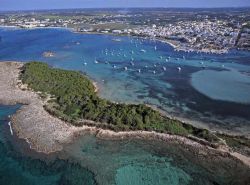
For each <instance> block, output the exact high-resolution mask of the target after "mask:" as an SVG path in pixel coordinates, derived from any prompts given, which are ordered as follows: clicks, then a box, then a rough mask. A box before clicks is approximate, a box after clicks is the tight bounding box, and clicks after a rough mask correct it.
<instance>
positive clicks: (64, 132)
mask: <svg viewBox="0 0 250 185" xmlns="http://www.w3.org/2000/svg"><path fill="white" fill-rule="evenodd" d="M0 78H1V81H0V104H17V103H18V104H23V106H22V107H21V109H20V110H19V111H18V112H17V113H16V114H15V115H13V116H12V118H11V120H12V123H13V129H14V132H15V134H17V136H18V137H19V138H22V139H25V140H26V141H27V142H28V143H29V144H30V147H31V148H33V149H35V150H36V151H38V152H44V153H50V152H56V151H60V150H62V148H63V145H65V144H67V143H70V142H72V141H73V139H74V138H75V137H77V135H80V134H82V133H83V132H84V131H85V132H90V133H93V134H95V135H96V136H97V137H101V138H112V139H121V138H127V137H137V138H143V139H159V140H163V141H166V142H177V143H181V144H184V145H189V146H192V147H194V148H199V151H206V152H208V153H210V152H212V153H213V154H214V153H216V154H218V155H225V156H230V157H232V158H235V157H236V158H238V159H240V160H241V161H243V162H244V163H245V164H247V165H249V166H250V159H249V157H248V156H247V151H245V149H243V148H249V147H250V142H249V139H247V138H244V137H233V136H228V135H225V134H218V133H211V132H210V131H208V130H206V129H200V128H196V127H194V126H192V125H189V124H187V123H183V122H181V121H178V120H173V119H170V118H168V117H165V116H163V115H162V114H161V113H160V112H158V111H156V110H153V109H152V108H150V107H148V106H146V105H143V104H138V105H135V104H134V105H127V104H116V103H113V102H110V101H108V100H105V99H101V98H100V97H98V95H97V94H96V91H95V87H94V85H93V83H92V82H91V81H90V80H89V79H88V77H87V76H84V75H83V74H81V73H80V72H75V71H66V70H62V69H54V68H51V67H49V66H48V65H47V64H45V63H41V62H31V63H26V64H24V63H19V62H1V63H0ZM239 152H240V153H241V154H240V153H239ZM242 154H246V155H242ZM236 158H235V159H236ZM238 159H237V160H238Z"/></svg>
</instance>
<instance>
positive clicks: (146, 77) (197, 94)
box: [0, 28, 250, 135]
mask: <svg viewBox="0 0 250 185" xmlns="http://www.w3.org/2000/svg"><path fill="white" fill-rule="evenodd" d="M0 35H1V37H2V41H1V43H0V60H2V61H4V60H20V61H32V60H39V61H45V62H47V63H49V64H50V65H52V66H54V67H60V68H64V69H71V70H79V71H82V72H84V73H87V74H88V75H89V76H90V77H91V78H92V79H94V80H95V81H97V82H98V85H99V86H100V96H102V97H105V98H108V99H110V100H113V101H118V102H132V103H135V102H136V103H141V102H144V103H148V104H153V105H156V106H157V107H159V108H161V109H163V110H165V111H167V112H168V113H169V114H171V115H173V116H177V117H181V118H184V119H189V120H192V121H198V122H203V123H204V124H202V126H205V127H208V128H210V129H216V130H226V131H228V132H236V133H244V134H248V135H250V121H249V120H250V114H249V110H250V102H249V101H250V99H249V98H250V95H249V94H250V91H249V89H250V78H249V75H250V62H249V61H250V52H244V51H230V52H229V53H228V54H223V55H215V54H201V53H185V52H177V51H174V50H173V48H172V47H170V46H169V45H167V44H164V43H161V42H156V41H151V40H143V39H137V38H132V37H119V38H120V39H121V42H115V41H113V40H112V39H113V38H116V37H114V36H110V35H90V34H77V33H73V32H71V31H69V30H66V29H31V30H24V29H15V28H0ZM155 46H157V50H155V49H154V48H155ZM142 49H143V50H145V51H146V52H145V53H144V52H141V50H142ZM45 51H53V52H55V57H52V58H44V57H43V56H42V53H43V52H45ZM106 52H107V54H106ZM168 57H171V58H168ZM95 59H96V60H98V61H99V63H98V64H95V63H94V61H95ZM166 59H167V60H168V59H169V60H168V62H166ZM131 61H133V63H134V66H132V65H131ZM85 62H86V63H87V65H86V66H85V65H84V63H85ZM106 62H108V63H109V64H105V63H106ZM114 66H115V67H116V68H115V69H114ZM125 67H127V68H128V70H127V71H125ZM163 67H165V68H163ZM178 67H181V71H178V69H177V68H178ZM139 69H140V70H141V73H139V72H138V70H139ZM164 69H165V70H164ZM154 71H155V73H156V74H154V73H153V72H154ZM208 71H209V72H208ZM203 84H204V85H203ZM236 89H237V90H236ZM198 125H200V124H199V123H198Z"/></svg>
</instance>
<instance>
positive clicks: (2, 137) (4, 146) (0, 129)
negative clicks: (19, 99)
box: [0, 105, 95, 185]
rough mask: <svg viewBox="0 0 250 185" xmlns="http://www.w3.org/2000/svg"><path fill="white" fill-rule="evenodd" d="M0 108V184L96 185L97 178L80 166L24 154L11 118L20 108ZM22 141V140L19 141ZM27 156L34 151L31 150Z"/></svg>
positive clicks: (17, 106)
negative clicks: (15, 138) (12, 133)
mask: <svg viewBox="0 0 250 185" xmlns="http://www.w3.org/2000/svg"><path fill="white" fill-rule="evenodd" d="M19 107H20V106H19V105H16V106H1V105H0V184H1V185H8V184H9V185H34V184H36V185H52V184H53V185H57V184H58V185H62V184H65V185H66V184H68V185H79V184H86V185H92V184H95V179H94V175H93V174H92V173H91V172H90V171H88V170H87V169H85V168H83V167H81V166H80V165H79V164H75V163H70V162H68V161H66V160H60V159H56V160H53V161H51V162H49V163H46V162H45V161H42V160H40V159H39V158H38V159H34V158H31V157H27V155H24V154H23V153H21V151H20V148H19V147H17V146H20V145H14V141H13V140H14V136H12V135H11V134H10V130H9V126H8V122H9V120H8V116H9V115H11V114H13V113H15V112H16V111H17V109H18V108H19ZM18 142H21V141H18ZM28 153H31V151H29V150H28Z"/></svg>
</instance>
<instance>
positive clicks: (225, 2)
mask: <svg viewBox="0 0 250 185" xmlns="http://www.w3.org/2000/svg"><path fill="white" fill-rule="evenodd" d="M128 7H166V8H167V7H192V8H202V7H203V8H212V7H250V0H0V10H1V11H5V10H37V9H66V8H128Z"/></svg>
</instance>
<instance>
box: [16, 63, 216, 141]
mask: <svg viewBox="0 0 250 185" xmlns="http://www.w3.org/2000/svg"><path fill="white" fill-rule="evenodd" d="M21 79H22V82H23V83H25V84H28V87H29V88H31V89H33V90H35V91H39V92H40V93H41V96H42V97H46V96H48V95H50V96H51V98H50V100H49V101H48V103H47V105H46V106H45V109H46V110H47V111H48V112H50V113H51V114H53V115H55V116H57V117H59V118H60V119H63V120H65V121H68V122H70V123H72V124H74V125H76V126H81V125H82V124H84V123H86V122H84V121H81V120H92V121H95V122H96V123H99V124H98V125H97V126H100V127H103V128H104V127H105V128H109V129H113V130H115V131H124V130H148V131H157V132H166V133H171V134H177V135H184V136H187V135H193V136H196V137H199V138H203V139H206V140H208V141H210V142H211V141H212V142H215V141H218V139H217V137H216V136H215V135H214V134H212V133H210V132H209V131H208V130H204V129H198V128H195V127H193V126H191V125H188V124H185V123H182V122H180V121H178V120H173V119H170V118H167V117H164V116H162V115H161V114H160V113H159V112H158V111H156V110H153V109H152V108H150V107H148V106H146V105H144V104H129V105H128V104H117V103H113V102H111V101H108V100H105V99H102V98H100V97H98V95H97V93H96V92H95V87H94V85H93V83H92V82H91V80H90V79H89V78H88V77H87V76H85V75H84V74H82V73H80V72H76V71H67V70H62V69H54V68H51V67H49V66H48V65H47V64H45V63H41V62H31V63H26V64H25V65H24V67H23V70H22V74H21Z"/></svg>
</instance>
